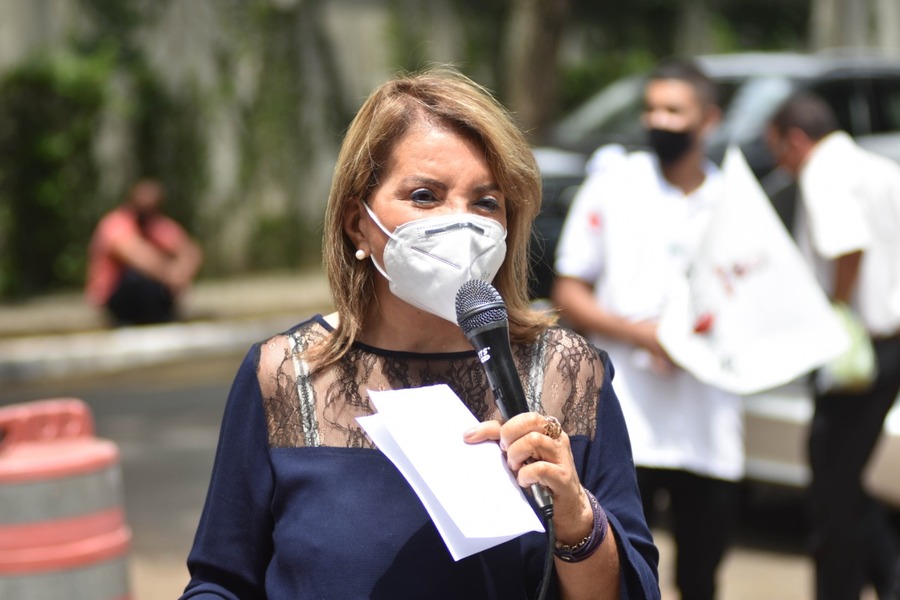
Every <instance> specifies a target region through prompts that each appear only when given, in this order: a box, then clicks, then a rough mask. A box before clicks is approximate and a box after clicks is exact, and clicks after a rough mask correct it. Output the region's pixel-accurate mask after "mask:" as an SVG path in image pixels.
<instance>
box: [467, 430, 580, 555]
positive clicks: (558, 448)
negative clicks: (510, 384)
mask: <svg viewBox="0 0 900 600" xmlns="http://www.w3.org/2000/svg"><path fill="white" fill-rule="evenodd" d="M547 423H548V419H547V417H544V416H543V415H540V414H538V413H534V412H529V413H523V414H520V415H516V416H514V417H513V418H511V419H510V420H508V421H506V422H505V423H503V424H502V425H501V424H500V422H499V421H486V422H484V423H479V424H478V425H476V426H475V427H473V428H472V429H470V430H468V431H467V432H466V433H465V435H464V439H465V441H466V442H468V443H470V444H476V443H479V442H483V441H487V440H494V441H497V442H499V444H500V449H501V450H503V451H504V453H505V455H506V462H507V464H508V465H509V468H510V469H511V470H512V472H513V473H514V474H515V476H516V480H517V481H518V483H519V485H520V486H522V487H523V488H528V487H530V486H531V485H532V484H534V483H537V484H540V485H542V486H544V487H546V488H547V489H548V490H549V491H550V495H551V496H552V498H553V524H554V526H555V527H556V538H557V540H559V541H560V542H562V543H567V544H575V543H577V542H578V541H579V540H581V539H582V538H584V536H586V535H588V533H590V531H591V528H592V527H593V512H592V510H591V505H590V501H589V500H588V498H587V496H586V495H585V493H584V489H583V488H582V486H581V481H580V480H579V479H578V473H577V472H576V470H575V460H574V459H573V457H572V449H571V447H570V446H569V436H568V435H566V433H565V432H561V433H560V434H559V436H558V437H557V438H555V439H554V438H551V437H550V436H549V435H547V433H548V429H546V427H547ZM550 433H552V431H551V432H550Z"/></svg>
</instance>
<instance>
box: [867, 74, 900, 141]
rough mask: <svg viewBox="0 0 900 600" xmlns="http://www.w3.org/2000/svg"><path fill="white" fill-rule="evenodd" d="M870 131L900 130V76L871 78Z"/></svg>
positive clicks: (887, 131)
mask: <svg viewBox="0 0 900 600" xmlns="http://www.w3.org/2000/svg"><path fill="white" fill-rule="evenodd" d="M872 91H873V104H874V108H873V110H872V116H873V119H872V132H873V133H890V132H897V131H900V76H897V77H895V78H894V79H873V80H872Z"/></svg>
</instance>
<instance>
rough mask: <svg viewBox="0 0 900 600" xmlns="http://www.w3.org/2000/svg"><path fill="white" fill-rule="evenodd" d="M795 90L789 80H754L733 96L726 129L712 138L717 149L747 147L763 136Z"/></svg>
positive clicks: (719, 131)
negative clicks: (750, 142)
mask: <svg viewBox="0 0 900 600" xmlns="http://www.w3.org/2000/svg"><path fill="white" fill-rule="evenodd" d="M793 89H794V83H793V82H792V81H791V80H790V79H788V78H787V77H754V78H751V79H748V80H747V81H745V82H744V84H743V85H741V86H740V87H739V88H738V89H737V90H736V91H735V92H734V94H733V97H732V101H731V103H730V104H729V105H728V108H727V110H726V111H725V115H724V118H723V119H722V125H721V127H719V128H718V129H717V130H716V131H715V132H714V133H713V135H712V136H711V139H710V143H711V145H713V146H717V145H724V144H726V143H739V144H744V143H747V142H749V141H751V140H754V139H756V138H759V137H761V136H762V132H763V130H764V129H765V127H766V124H767V123H768V121H769V117H771V116H772V114H773V113H774V112H775V111H776V110H777V109H778V107H779V106H780V105H781V103H782V102H783V101H784V99H785V98H787V97H788V95H790V93H791V91H792V90H793Z"/></svg>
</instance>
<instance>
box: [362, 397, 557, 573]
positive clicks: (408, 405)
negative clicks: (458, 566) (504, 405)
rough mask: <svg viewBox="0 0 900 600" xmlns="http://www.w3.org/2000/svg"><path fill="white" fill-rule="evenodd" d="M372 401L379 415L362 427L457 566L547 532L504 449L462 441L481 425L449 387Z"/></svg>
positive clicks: (364, 421) (494, 444)
mask: <svg viewBox="0 0 900 600" xmlns="http://www.w3.org/2000/svg"><path fill="white" fill-rule="evenodd" d="M369 395H370V396H371V398H372V403H373V404H374V405H375V408H376V409H377V410H378V412H377V413H376V414H374V415H370V416H367V417H359V418H357V421H358V422H359V424H360V425H361V426H362V427H363V429H365V430H366V433H368V434H369V436H370V437H371V438H372V440H374V442H375V444H376V445H377V446H378V448H379V449H380V450H381V451H382V452H384V454H385V455H386V456H387V457H388V458H389V459H390V460H391V462H393V463H394V465H396V467H397V469H398V470H399V471H400V472H401V473H402V474H403V476H404V477H405V478H406V480H407V481H408V482H409V484H410V486H411V487H412V488H413V490H414V491H415V492H416V494H417V495H418V496H419V499H420V500H421V501H422V504H423V505H424V506H425V509H426V510H427V511H428V514H429V515H431V518H432V520H433V521H434V524H435V526H436V527H437V529H438V531H439V532H440V534H441V536H442V537H443V538H444V543H446V544H447V548H448V549H449V550H450V554H451V556H453V559H454V560H459V559H461V558H465V557H466V556H469V555H471V554H475V553H477V552H481V551H482V550H485V549H487V548H491V547H493V546H496V545H498V544H501V543H503V542H506V541H508V540H511V539H513V538H516V537H518V536H520V535H522V534H524V533H527V532H529V531H540V532H542V531H544V527H543V525H542V523H541V521H540V519H539V518H538V517H537V515H536V514H535V512H534V510H533V509H532V508H531V505H529V504H528V500H526V498H525V495H524V494H523V492H522V488H520V487H519V486H518V484H517V483H516V482H515V478H514V477H513V475H512V473H511V472H510V470H509V468H508V467H507V465H506V462H505V460H504V458H503V455H502V452H501V451H500V447H499V446H498V445H497V444H496V443H493V442H485V443H481V444H467V443H466V442H464V441H463V432H465V431H466V430H467V429H469V428H470V427H472V426H474V425H476V424H477V423H478V421H477V419H476V418H475V416H474V415H472V413H471V412H470V411H469V409H468V408H466V406H465V405H464V404H463V403H462V401H461V400H460V399H459V398H458V397H457V396H456V394H454V393H453V391H452V390H451V389H450V388H449V387H448V386H446V385H436V386H429V387H421V388H412V389H405V390H391V391H372V390H370V391H369Z"/></svg>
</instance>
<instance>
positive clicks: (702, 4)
mask: <svg viewBox="0 0 900 600" xmlns="http://www.w3.org/2000/svg"><path fill="white" fill-rule="evenodd" d="M678 22H679V27H678V29H677V30H676V32H677V33H676V34H675V52H676V54H679V55H681V56H696V55H697V54H703V53H706V52H710V51H711V49H712V47H713V42H712V32H711V29H710V25H709V8H708V7H707V5H706V1H705V0H685V1H684V2H682V3H681V10H680V14H679V16H678Z"/></svg>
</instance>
